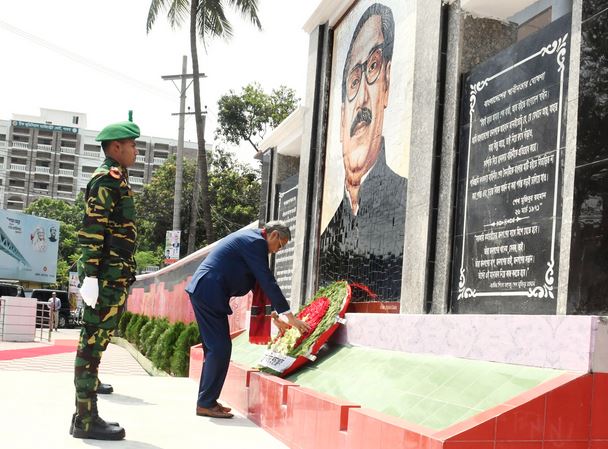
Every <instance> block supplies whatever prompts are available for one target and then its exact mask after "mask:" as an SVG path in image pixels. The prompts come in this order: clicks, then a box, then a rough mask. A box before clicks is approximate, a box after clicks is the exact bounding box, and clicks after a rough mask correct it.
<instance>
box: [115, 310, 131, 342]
mask: <svg viewBox="0 0 608 449" xmlns="http://www.w3.org/2000/svg"><path fill="white" fill-rule="evenodd" d="M131 318H133V314H132V313H131V312H125V313H123V314H122V316H121V317H120V321H119V322H118V336H119V337H122V338H125V337H126V332H127V325H128V324H129V321H131Z"/></svg>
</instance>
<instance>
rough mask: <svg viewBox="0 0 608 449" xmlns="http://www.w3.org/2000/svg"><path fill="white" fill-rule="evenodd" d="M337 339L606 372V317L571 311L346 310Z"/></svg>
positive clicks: (497, 360)
mask: <svg viewBox="0 0 608 449" xmlns="http://www.w3.org/2000/svg"><path fill="white" fill-rule="evenodd" d="M346 318H347V322H346V325H345V326H344V327H342V328H341V329H340V330H339V332H338V334H337V335H336V339H335V341H336V342H337V343H339V344H350V345H353V346H366V347H373V348H378V349H388V350H394V351H402V352H408V353H417V354H435V355H441V356H453V357H461V358H466V359H473V360H485V361H492V362H502V363H512V364H517V365H527V366H536V367H543V368H554V369H563V370H570V371H581V372H587V371H589V370H590V369H593V370H594V371H596V372H608V357H607V355H608V320H607V319H605V318H604V317H595V316H573V315H556V316H553V315H390V314H367V313H358V314H355V313H350V314H347V315H346Z"/></svg>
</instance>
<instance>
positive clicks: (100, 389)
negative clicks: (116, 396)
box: [97, 382, 114, 394]
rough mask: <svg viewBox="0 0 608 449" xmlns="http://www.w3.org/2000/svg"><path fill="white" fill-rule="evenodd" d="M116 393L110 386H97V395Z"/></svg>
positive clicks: (100, 384)
mask: <svg viewBox="0 0 608 449" xmlns="http://www.w3.org/2000/svg"><path fill="white" fill-rule="evenodd" d="M113 391H114V388H113V387H112V385H110V384H102V383H101V382H99V385H97V393H98V394H111V393H112V392H113Z"/></svg>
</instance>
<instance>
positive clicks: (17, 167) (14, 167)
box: [11, 164, 26, 171]
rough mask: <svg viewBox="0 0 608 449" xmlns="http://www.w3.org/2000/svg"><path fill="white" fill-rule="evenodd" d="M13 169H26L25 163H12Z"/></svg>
mask: <svg viewBox="0 0 608 449" xmlns="http://www.w3.org/2000/svg"><path fill="white" fill-rule="evenodd" d="M11 170H15V171H26V169H25V165H22V164H11Z"/></svg>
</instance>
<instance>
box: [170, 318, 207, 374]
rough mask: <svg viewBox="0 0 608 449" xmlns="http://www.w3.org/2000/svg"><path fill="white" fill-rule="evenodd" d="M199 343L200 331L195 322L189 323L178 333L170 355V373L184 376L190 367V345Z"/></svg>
mask: <svg viewBox="0 0 608 449" xmlns="http://www.w3.org/2000/svg"><path fill="white" fill-rule="evenodd" d="M198 343H200V333H199V330H198V325H197V324H196V323H190V324H188V326H186V328H185V329H184V331H183V332H182V333H181V334H180V336H179V338H178V339H177V342H176V343H175V350H174V351H173V355H172V356H171V373H172V374H173V375H174V376H180V377H185V376H187V375H188V369H189V367H190V347H191V346H194V345H196V344H198Z"/></svg>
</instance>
